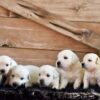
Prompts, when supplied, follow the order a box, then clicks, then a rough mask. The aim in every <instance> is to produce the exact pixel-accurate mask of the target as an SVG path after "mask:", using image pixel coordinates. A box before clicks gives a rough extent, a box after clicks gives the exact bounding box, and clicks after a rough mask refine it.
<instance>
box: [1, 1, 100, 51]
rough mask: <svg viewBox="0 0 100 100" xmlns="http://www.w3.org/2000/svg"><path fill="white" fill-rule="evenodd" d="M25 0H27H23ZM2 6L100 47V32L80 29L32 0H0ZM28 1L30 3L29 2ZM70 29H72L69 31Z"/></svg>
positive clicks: (61, 32)
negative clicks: (33, 3) (32, 2)
mask: <svg viewBox="0 0 100 100" xmlns="http://www.w3.org/2000/svg"><path fill="white" fill-rule="evenodd" d="M23 1H25V0H23ZM0 3H1V6H2V7H4V8H7V9H8V10H11V11H13V12H15V13H17V14H19V15H21V16H23V17H25V18H28V19H30V20H33V21H35V22H37V23H39V24H41V25H43V26H45V27H47V28H50V29H52V30H54V31H57V32H59V33H60V34H63V35H65V36H69V37H71V38H73V39H75V40H77V41H79V42H82V43H84V44H87V45H89V46H91V47H94V48H96V49H100V43H99V39H100V38H99V37H100V34H95V33H94V32H92V34H91V35H90V33H91V31H89V30H87V29H84V28H82V29H80V28H77V27H74V26H71V25H70V24H69V23H68V21H67V20H65V19H63V18H61V17H60V16H57V15H55V14H53V13H50V12H48V11H46V10H45V9H42V8H40V7H38V6H35V5H32V4H31V2H30V3H29V2H22V1H18V0H14V1H13V0H9V1H8V0H7V1H6V0H5V2H4V1H0ZM27 3H28V4H27ZM68 31H70V32H69V33H68Z"/></svg>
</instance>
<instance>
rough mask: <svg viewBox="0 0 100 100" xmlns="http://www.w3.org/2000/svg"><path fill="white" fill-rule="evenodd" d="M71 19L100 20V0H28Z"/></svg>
mask: <svg viewBox="0 0 100 100" xmlns="http://www.w3.org/2000/svg"><path fill="white" fill-rule="evenodd" d="M26 1H30V2H31V3H32V1H33V3H34V4H36V5H38V6H40V7H42V8H44V9H47V10H48V11H50V12H53V13H55V14H58V15H62V16H64V18H65V19H67V20H70V21H85V22H100V0H26Z"/></svg>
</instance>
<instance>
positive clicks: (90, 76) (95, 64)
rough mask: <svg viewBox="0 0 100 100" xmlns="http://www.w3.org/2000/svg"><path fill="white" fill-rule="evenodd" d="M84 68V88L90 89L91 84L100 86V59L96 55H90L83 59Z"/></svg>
mask: <svg viewBox="0 0 100 100" xmlns="http://www.w3.org/2000/svg"><path fill="white" fill-rule="evenodd" d="M82 67H83V68H84V69H85V74H84V79H83V83H84V87H83V88H84V89H86V88H88V87H89V84H91V85H95V84H98V85H99V86H100V58H99V57H98V56H97V55H96V54H94V53H88V54H86V55H85V56H84V58H83V62H82Z"/></svg>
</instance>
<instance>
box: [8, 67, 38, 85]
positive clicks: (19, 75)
mask: <svg viewBox="0 0 100 100" xmlns="http://www.w3.org/2000/svg"><path fill="white" fill-rule="evenodd" d="M38 76H39V68H38V67H37V66H33V65H26V66H25V65H18V66H16V67H15V68H13V69H12V71H11V73H10V76H9V79H8V80H7V81H6V84H8V85H11V86H14V87H19V86H22V85H24V86H25V87H31V86H33V85H34V84H37V81H38Z"/></svg>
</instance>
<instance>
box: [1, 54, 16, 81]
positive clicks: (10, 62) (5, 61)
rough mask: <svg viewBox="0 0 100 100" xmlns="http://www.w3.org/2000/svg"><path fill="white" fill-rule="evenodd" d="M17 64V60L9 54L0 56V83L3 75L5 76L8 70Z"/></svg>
mask: <svg viewBox="0 0 100 100" xmlns="http://www.w3.org/2000/svg"><path fill="white" fill-rule="evenodd" d="M16 65H17V62H16V61H15V60H14V59H12V58H11V57H9V56H6V55H2V56H0V83H2V79H3V76H5V77H6V76H7V75H8V73H9V71H10V70H11V69H12V68H13V67H14V66H16Z"/></svg>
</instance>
